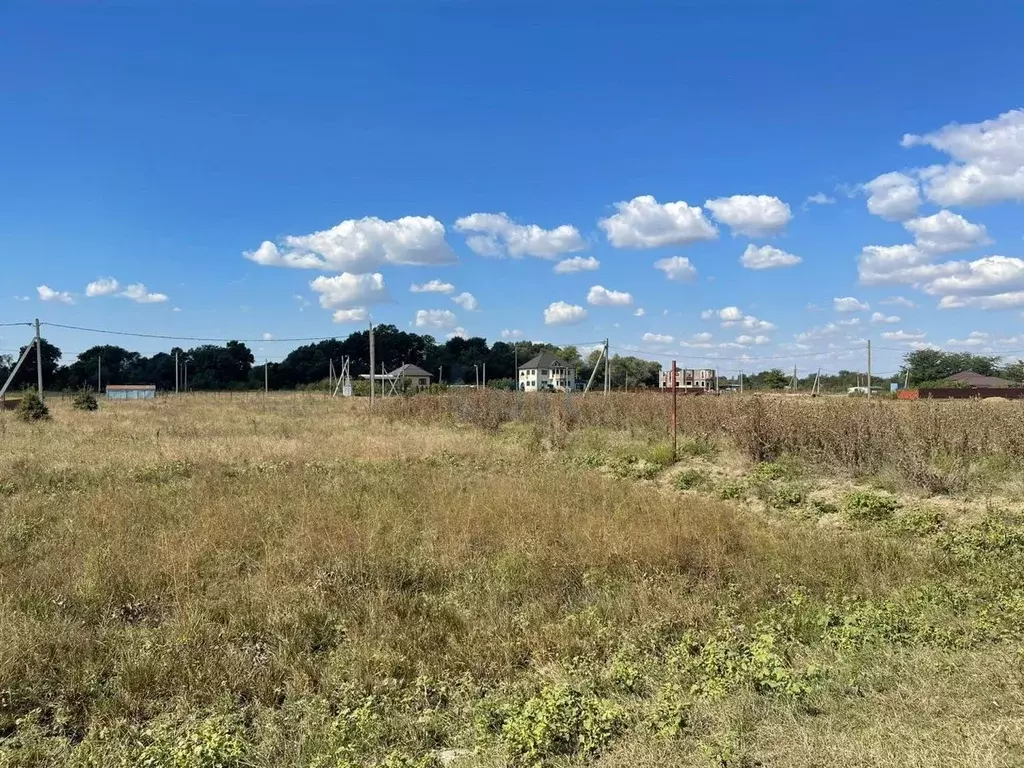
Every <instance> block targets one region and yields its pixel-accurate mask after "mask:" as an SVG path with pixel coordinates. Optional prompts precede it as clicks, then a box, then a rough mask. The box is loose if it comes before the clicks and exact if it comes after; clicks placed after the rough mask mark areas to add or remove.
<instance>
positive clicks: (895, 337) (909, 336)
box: [882, 330, 927, 341]
mask: <svg viewBox="0 0 1024 768" xmlns="http://www.w3.org/2000/svg"><path fill="white" fill-rule="evenodd" d="M926 335H927V334H925V333H924V332H923V331H902V330H901V331H885V332H884V333H883V334H882V338H883V339H885V340H886V341H924V339H925V336H926Z"/></svg>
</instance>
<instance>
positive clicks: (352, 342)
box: [0, 325, 1024, 392]
mask: <svg viewBox="0 0 1024 768" xmlns="http://www.w3.org/2000/svg"><path fill="white" fill-rule="evenodd" d="M374 344H375V357H376V363H377V369H378V371H379V370H380V367H381V365H383V367H384V369H385V370H387V371H390V370H393V369H395V368H397V367H398V366H400V365H402V364H403V363H412V364H414V365H418V366H419V367H421V368H424V369H425V370H427V371H428V372H430V373H432V374H433V375H434V381H438V380H440V381H443V382H444V383H446V384H472V383H474V382H475V381H476V376H477V373H478V371H479V373H480V374H481V375H482V374H483V371H484V368H485V367H486V373H487V383H488V385H489V386H494V387H504V388H508V389H512V388H514V387H515V381H516V378H517V377H516V369H515V366H516V363H517V362H518V363H519V364H520V365H521V364H523V363H525V362H526V361H527V360H529V359H530V358H532V357H534V356H536V355H538V354H540V353H541V352H545V351H547V352H551V353H552V354H554V355H556V356H558V357H560V358H561V359H563V360H565V362H567V363H568V364H569V365H573V366H575V367H576V368H577V378H579V379H584V380H586V379H588V378H589V377H590V375H591V373H594V381H595V384H599V385H603V383H604V366H603V365H597V363H598V358H599V355H600V353H599V351H597V350H592V351H589V353H588V354H586V355H583V354H582V353H581V352H580V350H578V349H577V348H576V347H574V346H566V347H558V346H555V345H552V344H542V343H537V342H532V341H514V342H507V341H496V342H494V343H493V344H488V343H487V340H486V339H485V338H482V337H479V336H476V337H472V338H468V339H464V338H460V337H455V338H451V339H448V340H447V341H445V342H444V343H439V342H438V341H437V340H436V339H435V338H434V337H433V336H429V335H420V334H417V333H409V332H407V331H402V330H400V329H399V328H398V327H396V326H394V325H380V326H377V327H376V328H375V329H374ZM41 347H42V367H43V381H44V386H45V388H46V389H47V390H50V391H59V390H80V389H89V388H95V387H96V383H97V373H98V374H99V380H100V381H101V382H102V384H103V385H104V386H105V385H107V384H155V385H156V387H157V389H158V390H161V391H169V390H170V391H173V390H174V384H175V357H177V361H178V365H179V369H178V370H179V374H178V375H179V382H180V384H181V386H182V387H183V386H184V382H183V378H184V377H183V371H184V369H185V368H186V366H187V370H188V389H189V390H227V389H262V387H263V385H264V375H266V377H267V381H268V383H269V386H270V388H271V389H295V388H300V387H308V386H311V385H316V384H318V383H320V382H323V381H326V379H327V378H328V371H329V369H330V365H331V361H333V363H334V368H335V371H340V370H341V362H342V360H343V359H344V358H345V357H348V358H349V360H350V363H351V372H352V376H353V377H357V376H359V375H360V374H365V373H367V372H369V370H370V359H369V355H370V353H369V348H370V345H369V332H368V331H365V330H363V331H357V332H355V333H351V334H349V335H348V336H347V337H346V338H344V339H325V340H323V341H318V342H316V343H312V344H305V345H302V346H300V347H297V348H295V349H293V350H292V351H291V352H289V353H288V355H287V356H286V357H285V358H284V359H283V360H281V361H280V362H276V363H269V364H268V365H267V367H266V372H265V373H264V367H263V365H262V364H259V363H258V362H257V361H256V358H255V355H254V354H253V351H252V350H251V349H250V348H249V347H248V346H247V345H246V344H245V343H243V342H240V341H229V342H227V343H226V344H223V345H218V344H201V345H199V346H195V347H192V348H190V349H184V348H181V347H174V348H172V349H170V350H169V351H167V352H158V353H156V354H154V355H152V356H150V357H147V356H145V355H143V354H141V353H139V352H133V351H131V350H128V349H125V348H123V347H120V346H114V345H98V346H94V347H91V348H89V349H87V350H85V351H84V352H82V353H81V354H79V355H78V356H77V358H76V359H75V360H74V361H71V362H69V363H62V355H61V350H60V349H59V348H58V347H56V346H54V345H53V344H51V343H50V342H48V341H46V340H45V339H43V340H42V342H41ZM24 349H25V348H24V347H22V349H21V350H20V352H19V354H18V355H17V356H13V355H10V356H0V383H2V382H3V381H5V380H6V379H7V376H8V374H9V373H10V371H11V369H12V368H13V366H14V364H15V362H16V361H17V359H18V358H19V357H20V354H21V352H24ZM595 366H596V367H597V370H596V372H595V371H594V368H595ZM661 370H662V365H661V363H658V362H652V361H650V360H644V359H642V358H639V357H633V356H621V355H613V356H612V358H611V385H612V387H614V388H616V389H623V388H628V389H634V388H636V389H639V388H651V387H657V386H658V374H659V372H660V371H661ZM960 371H973V372H975V373H980V374H983V375H987V376H1002V377H1004V378H1007V379H1010V380H1011V381H1015V382H1018V381H1022V380H1024V361H1021V360H1016V361H1013V362H1003V361H1002V360H1001V358H999V357H995V356H986V355H974V354H970V353H966V352H943V351H941V350H934V349H922V350H917V351H914V352H910V353H909V354H907V355H906V357H905V359H904V366H903V368H902V369H901V371H900V372H899V373H898V374H896V375H895V376H892V377H889V378H879V377H875V378H874V379H873V383H875V384H877V385H887V383H888V382H890V381H896V382H899V383H900V384H902V383H904V381H909V383H910V385H911V386H916V385H920V384H923V383H930V382H938V381H941V380H943V379H945V378H948V377H949V376H952V375H953V374H955V373H959V372H960ZM439 377H440V378H439ZM814 378H815V375H814V374H811V375H809V376H800V377H798V379H797V388H798V389H801V390H807V389H810V387H811V386H812V382H813V380H814ZM720 382H721V385H722V386H725V385H737V384H738V383H739V379H737V378H725V377H722V378H721V379H720ZM865 383H866V374H865V372H863V371H851V370H842V371H839V372H838V373H837V374H822V375H821V377H820V380H819V388H820V390H821V391H823V392H844V391H846V390H847V389H848V388H850V387H854V386H858V385H860V386H863V385H864V384H865ZM35 384H36V356H35V354H34V353H30V354H29V356H28V358H27V359H26V360H25V363H24V365H23V366H22V367H21V369H20V370H19V372H18V375H17V377H16V378H15V380H14V382H13V383H12V388H13V389H23V388H26V387H34V386H35ZM791 384H792V374H791V373H787V372H784V371H783V370H781V369H779V368H771V369H767V370H763V371H761V372H759V373H751V374H747V375H745V376H744V378H743V386H744V388H745V389H750V390H782V389H786V388H788V387H790V386H791Z"/></svg>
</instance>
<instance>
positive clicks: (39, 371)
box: [36, 317, 43, 400]
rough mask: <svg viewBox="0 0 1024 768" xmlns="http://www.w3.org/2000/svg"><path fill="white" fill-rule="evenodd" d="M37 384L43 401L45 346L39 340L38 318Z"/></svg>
mask: <svg viewBox="0 0 1024 768" xmlns="http://www.w3.org/2000/svg"><path fill="white" fill-rule="evenodd" d="M36 382H37V383H38V385H39V399H40V400H42V399H43V345H42V340H41V339H40V338H39V318H38V317H37V318H36Z"/></svg>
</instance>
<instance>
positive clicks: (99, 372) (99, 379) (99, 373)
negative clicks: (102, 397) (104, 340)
mask: <svg viewBox="0 0 1024 768" xmlns="http://www.w3.org/2000/svg"><path fill="white" fill-rule="evenodd" d="M102 391H103V356H102V355H97V356H96V394H97V395H98V394H99V393H100V392H102Z"/></svg>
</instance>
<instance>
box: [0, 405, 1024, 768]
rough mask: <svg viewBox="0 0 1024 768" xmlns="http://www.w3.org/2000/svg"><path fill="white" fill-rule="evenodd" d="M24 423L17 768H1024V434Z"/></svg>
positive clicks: (13, 667)
mask: <svg viewBox="0 0 1024 768" xmlns="http://www.w3.org/2000/svg"><path fill="white" fill-rule="evenodd" d="M680 410H681V415H680V460H679V461H678V462H677V463H673V462H672V460H671V459H672V457H671V450H670V447H669V443H668V437H667V431H666V427H667V399H665V398H658V397H655V396H644V395H635V396H629V395H625V396H613V397H609V398H601V397H592V396H588V397H587V399H586V400H585V401H580V400H579V399H573V400H567V399H566V398H565V397H562V396H551V397H543V396H542V397H539V398H532V399H531V398H525V399H524V398H516V397H515V396H513V395H498V394H494V395H479V396H477V395H475V394H474V395H469V396H466V397H459V398H454V397H451V398H449V397H433V396H419V397H413V398H409V399H398V398H396V399H393V400H391V401H389V402H385V403H379V404H378V407H377V410H376V411H375V412H374V413H373V414H372V415H371V414H370V413H369V411H368V408H367V402H366V401H365V400H358V401H341V400H329V399H326V398H320V397H314V396H308V397H299V396H276V397H275V396H270V397H263V396H258V395H254V396H242V397H235V398H225V397H214V396H210V397H202V396H199V397H185V398H182V399H180V400H175V399H173V398H169V399H162V400H159V401H154V402H139V403H121V404H112V403H102V404H101V407H100V409H99V410H98V411H96V412H78V411H73V410H71V408H70V404H69V403H64V402H54V403H51V411H52V419H51V420H50V421H48V422H42V423H33V424H27V423H23V422H20V421H17V420H15V418H14V416H13V414H9V413H0V766H37V765H53V766H57V765H61V766H63V765H72V766H135V765H143V766H151V767H153V768H164V767H165V766H166V767H167V768H171V767H174V768H179V767H184V766H189V767H191V766H197V767H205V766H211V767H212V766H225V767H226V766H260V767H261V768H263V767H266V768H269V767H270V766H306V767H308V768H313V767H314V766H315V767H317V768H328V767H330V768H341V767H346V768H348V767H352V766H388V767H389V768H397V767H399V766H417V767H420V768H424V767H426V766H435V765H442V764H452V765H457V766H474V765H483V766H501V765H510V764H511V765H536V764H544V765H568V764H574V763H580V762H583V763H590V764H596V765H601V766H608V767H610V766H623V767H625V766H665V767H669V768H671V767H674V766H754V765H770V766H802V767H810V766H831V765H865V766H892V767H893V768H895V766H935V765H944V766H979V765H983V766H1011V765H1020V764H1022V763H1024V640H1022V636H1024V580H1022V578H1021V575H1020V574H1021V573H1022V572H1024V521H1022V518H1021V516H1020V510H1021V499H1022V497H1024V484H1022V482H1021V473H1020V468H1021V466H1022V460H1024V428H1022V427H1024V412H1022V411H1021V409H1020V407H1019V405H1016V404H1010V403H941V404H939V403H936V404H931V403H924V402H921V403H893V402H872V403H868V402H863V401H846V400H842V401H830V402H814V401H809V400H807V401H800V402H787V401H782V400H778V399H776V400H770V399H761V398H756V397H746V398H739V397H737V398H733V399H729V398H720V399H714V398H695V399H692V400H689V399H687V400H684V401H682V402H681V403H680Z"/></svg>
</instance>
